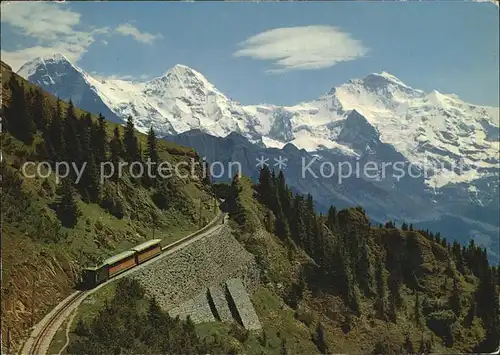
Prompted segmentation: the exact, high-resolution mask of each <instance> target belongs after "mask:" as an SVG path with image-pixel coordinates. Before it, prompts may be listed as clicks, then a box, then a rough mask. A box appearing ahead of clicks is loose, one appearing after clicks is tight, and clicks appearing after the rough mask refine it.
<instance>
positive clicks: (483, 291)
mask: <svg viewBox="0 0 500 355" xmlns="http://www.w3.org/2000/svg"><path fill="white" fill-rule="evenodd" d="M486 262H487V261H486ZM494 272H495V269H494V268H487V269H486V271H485V272H484V276H483V277H482V278H480V280H479V286H478V288H477V291H476V294H475V296H474V298H475V301H476V302H477V312H478V315H479V316H480V317H481V319H482V320H483V324H484V329H485V331H486V338H485V340H484V341H483V343H482V344H481V346H480V349H479V350H480V352H491V351H494V350H496V348H498V339H499V338H500V319H499V317H500V310H499V304H498V299H499V295H498V292H497V290H496V284H495V278H494V277H493V273H494Z"/></svg>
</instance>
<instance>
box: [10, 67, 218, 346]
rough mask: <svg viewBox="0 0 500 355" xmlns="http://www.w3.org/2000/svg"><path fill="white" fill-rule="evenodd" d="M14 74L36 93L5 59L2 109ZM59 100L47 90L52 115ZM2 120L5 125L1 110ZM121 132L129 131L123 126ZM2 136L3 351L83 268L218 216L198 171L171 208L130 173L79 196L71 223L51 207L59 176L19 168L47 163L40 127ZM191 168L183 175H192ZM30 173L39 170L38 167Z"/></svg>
mask: <svg viewBox="0 0 500 355" xmlns="http://www.w3.org/2000/svg"><path fill="white" fill-rule="evenodd" d="M11 76H14V77H15V78H16V79H17V80H18V82H19V83H21V84H22V85H23V86H24V91H25V92H26V93H27V92H29V91H30V90H31V91H35V90H38V89H37V88H36V87H35V86H34V85H32V84H30V83H28V82H26V81H25V80H23V79H22V78H21V77H19V76H17V75H16V74H14V73H12V71H11V68H10V67H9V66H8V65H6V64H5V63H3V62H2V108H3V109H5V108H8V107H9V105H10V104H11V100H12V97H11V91H10V89H9V84H8V83H9V81H10V79H11ZM56 102H57V99H56V98H55V97H53V96H51V95H48V94H44V105H45V108H46V110H47V111H48V112H50V111H54V110H55V106H56ZM66 109H67V104H66V103H61V111H62V112H64V111H65V110H66ZM75 113H76V116H77V117H81V116H82V115H84V114H85V112H83V111H81V110H79V109H78V108H76V109H75ZM92 119H93V120H94V121H95V120H96V119H97V118H96V117H94V116H93V117H92ZM2 120H3V122H2V124H5V123H6V122H5V120H4V114H3V113H2ZM4 127H5V125H4ZM106 127H107V136H108V138H109V137H112V135H113V130H114V129H115V127H116V125H115V124H112V123H109V122H108V123H107V124H106ZM120 131H121V134H122V136H123V128H121V127H120ZM137 138H138V141H139V145H140V146H141V147H146V145H147V143H146V136H145V135H142V134H139V133H137ZM1 139H2V142H1V144H2V160H3V162H2V166H1V168H2V197H1V198H2V201H1V202H2V214H1V217H2V223H1V228H2V334H5V336H3V337H2V348H3V349H5V350H8V349H10V350H11V351H12V350H14V349H16V348H18V347H19V345H20V341H21V340H22V338H23V337H25V336H26V335H27V334H28V333H29V328H30V326H31V325H32V324H33V323H36V322H37V321H38V320H39V319H40V318H41V317H42V316H43V315H44V314H45V313H46V312H47V311H48V310H49V309H50V308H51V307H53V306H54V305H55V304H57V302H58V301H60V300H61V299H62V298H63V297H64V296H65V295H67V294H68V293H69V292H70V290H71V288H72V287H73V286H74V284H75V282H77V281H78V278H79V277H80V269H81V267H83V266H87V265H94V264H96V263H98V262H99V261H100V260H102V259H103V258H105V257H108V256H111V255H114V254H117V253H119V252H121V251H123V250H126V249H127V248H129V247H131V246H133V245H135V244H138V243H140V242H142V241H144V240H148V239H151V238H153V237H155V238H162V239H163V240H164V243H165V244H166V243H170V242H172V241H174V240H176V239H178V238H180V237H183V236H185V235H186V234H188V233H189V232H191V231H194V230H196V229H198V228H199V225H200V224H204V223H206V222H207V221H209V220H211V219H212V218H213V217H214V216H215V214H216V213H217V211H215V204H214V197H213V193H212V190H211V186H210V185H209V184H207V182H206V181H205V180H203V179H202V178H201V176H200V175H201V174H200V169H199V168H197V169H196V170H195V175H194V176H191V174H186V175H187V177H186V178H178V177H173V178H172V181H171V182H172V185H171V186H172V188H171V189H172V191H171V198H170V200H169V205H168V207H162V208H159V207H158V206H157V204H155V202H154V201H153V199H152V196H153V195H154V194H155V191H156V190H155V188H153V187H145V186H143V184H141V183H138V182H137V181H136V180H133V179H131V178H130V177H129V176H124V177H123V178H122V179H119V180H118V181H106V182H105V183H104V185H103V186H102V191H101V195H100V198H99V200H98V201H95V202H94V203H88V202H85V201H87V199H86V198H82V196H81V194H76V195H75V196H76V200H77V205H78V207H79V209H80V211H81V216H80V217H79V218H78V223H77V224H76V225H75V226H74V227H73V228H65V227H63V226H62V225H61V222H60V221H59V219H58V218H57V215H56V213H55V211H54V207H53V205H54V203H56V202H57V201H58V199H59V198H60V196H59V193H60V192H59V191H60V185H56V182H55V176H54V174H53V173H52V174H50V175H48V176H47V177H40V176H36V177H35V178H26V177H25V176H24V175H23V174H22V173H21V167H22V166H23V163H24V162H27V161H34V162H40V161H41V158H40V147H41V146H43V142H44V138H43V135H42V133H41V132H40V131H38V132H36V135H35V137H34V140H33V142H32V144H29V145H27V144H24V143H22V142H21V141H20V140H18V139H16V138H15V137H14V136H13V135H11V134H10V133H8V132H5V130H3V131H2V134H1ZM157 149H158V154H159V156H160V159H161V160H163V161H169V162H171V163H172V164H175V163H178V162H181V161H184V162H186V163H189V164H190V163H191V159H195V160H196V161H198V160H199V157H198V156H197V155H196V153H195V152H193V151H192V150H191V149H188V148H185V147H181V146H178V145H175V144H171V143H169V142H166V141H158V142H157ZM187 169H188V168H183V170H181V172H182V173H187V172H188V171H187ZM189 169H190V168H189ZM27 172H28V173H33V172H34V168H31V169H27ZM41 172H42V173H45V172H46V169H42V170H41ZM83 197H85V196H83ZM105 198H106V199H108V200H110V201H112V202H113V203H115V204H119V206H120V214H116V213H115V214H111V213H110V212H109V211H110V208H106V209H104V208H103V207H101V206H103V205H104V204H103V203H102V201H103V200H104V199H105ZM200 213H201V216H200ZM7 334H9V335H8V336H7Z"/></svg>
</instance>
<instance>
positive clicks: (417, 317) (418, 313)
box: [413, 291, 422, 327]
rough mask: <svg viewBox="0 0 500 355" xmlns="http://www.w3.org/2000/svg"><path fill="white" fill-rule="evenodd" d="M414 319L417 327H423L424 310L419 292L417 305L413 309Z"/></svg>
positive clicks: (417, 293) (416, 297) (416, 300)
mask: <svg viewBox="0 0 500 355" xmlns="http://www.w3.org/2000/svg"><path fill="white" fill-rule="evenodd" d="M413 319H414V320H415V323H416V325H417V326H419V327H420V326H422V309H421V305H420V296H419V292H418V291H417V292H416V294H415V305H414V307H413Z"/></svg>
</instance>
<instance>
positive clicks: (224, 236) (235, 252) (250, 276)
mask: <svg viewBox="0 0 500 355" xmlns="http://www.w3.org/2000/svg"><path fill="white" fill-rule="evenodd" d="M131 277H133V278H135V279H137V280H139V282H140V283H141V284H142V286H143V287H144V288H145V290H146V293H147V294H148V295H149V296H154V297H155V298H156V299H157V301H158V303H159V305H160V306H161V307H162V308H163V309H165V310H167V311H169V310H171V309H174V308H176V307H179V306H181V305H182V304H183V303H184V302H187V301H190V300H191V299H194V298H196V299H199V300H200V299H202V298H203V297H205V299H206V292H207V289H208V288H209V287H211V286H223V285H224V284H225V282H226V281H227V280H229V279H232V278H241V279H242V281H243V283H244V285H245V286H246V287H247V288H248V289H251V288H252V286H253V285H255V284H256V283H258V280H259V272H258V268H257V264H256V262H255V258H254V256H253V255H252V254H251V253H249V252H248V251H246V250H245V249H244V248H243V246H242V245H241V244H240V243H239V242H238V241H237V240H236V239H235V238H234V237H233V236H232V234H231V229H230V228H229V226H227V225H225V226H222V227H221V228H219V229H218V230H217V231H215V232H214V233H213V234H211V235H207V236H206V237H204V238H202V239H200V240H198V241H196V242H193V243H192V244H190V245H188V246H186V247H185V248H183V249H181V250H179V251H177V252H175V253H173V254H171V255H168V256H165V257H163V258H162V259H160V260H158V261H157V262H154V263H152V264H151V265H148V266H147V267H145V268H144V269H142V270H139V271H137V272H135V273H134V274H133V275H131ZM200 297H201V298H200ZM203 307H204V306H203ZM203 307H202V308H201V309H204V308H203ZM176 312H178V314H183V311H181V310H176ZM203 314H204V311H200V317H201V318H203V317H204V316H203Z"/></svg>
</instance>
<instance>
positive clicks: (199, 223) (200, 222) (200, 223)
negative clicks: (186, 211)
mask: <svg viewBox="0 0 500 355" xmlns="http://www.w3.org/2000/svg"><path fill="white" fill-rule="evenodd" d="M201 206H202V201H201V197H200V221H199V222H198V225H199V228H200V229H201V227H203V226H202V221H201Z"/></svg>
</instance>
